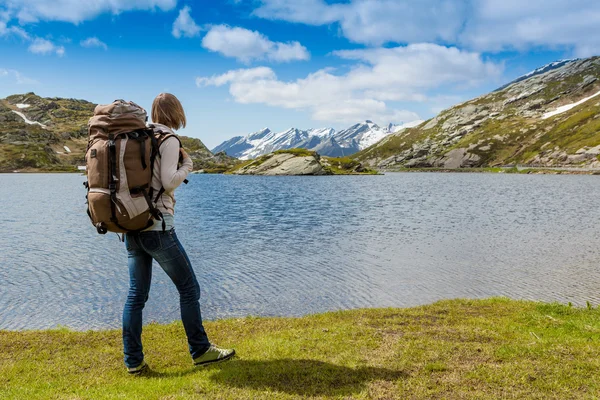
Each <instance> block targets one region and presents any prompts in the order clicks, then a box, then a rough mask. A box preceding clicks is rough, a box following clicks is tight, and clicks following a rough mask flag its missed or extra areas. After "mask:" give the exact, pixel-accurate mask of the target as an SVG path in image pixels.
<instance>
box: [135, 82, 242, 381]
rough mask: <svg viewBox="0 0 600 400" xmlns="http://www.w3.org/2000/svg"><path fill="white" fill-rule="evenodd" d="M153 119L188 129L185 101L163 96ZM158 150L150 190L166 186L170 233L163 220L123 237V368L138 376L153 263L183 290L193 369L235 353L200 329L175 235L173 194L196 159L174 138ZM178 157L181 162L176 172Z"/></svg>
mask: <svg viewBox="0 0 600 400" xmlns="http://www.w3.org/2000/svg"><path fill="white" fill-rule="evenodd" d="M152 121H153V122H154V124H153V125H151V127H153V128H154V129H155V131H158V130H160V131H163V132H164V133H166V134H173V130H177V129H180V128H182V127H185V125H186V118H185V113H184V111H183V107H182V106H181V103H180V102H179V100H178V99H177V98H176V97H175V96H173V95H172V94H168V93H162V94H160V95H158V97H156V99H154V102H153V103H152ZM159 149H160V150H159V153H160V156H159V157H157V158H156V160H155V163H154V170H153V175H152V188H153V191H154V193H158V192H159V191H160V190H161V188H164V193H163V194H162V195H161V196H160V198H159V199H158V202H157V208H158V209H159V210H160V211H161V212H162V214H163V216H164V221H165V223H166V229H164V230H163V223H162V221H155V223H154V225H153V226H152V227H150V228H149V229H147V230H146V231H144V232H139V233H128V234H126V235H125V244H126V247H127V253H128V260H129V261H128V264H129V278H130V285H129V295H128V296H127V302H126V303H125V309H124V311H123V347H124V353H125V365H126V366H127V370H128V372H129V373H132V374H137V373H140V372H142V371H143V370H144V369H146V368H147V367H148V364H146V362H145V361H144V353H143V352H142V340H141V339H142V310H143V308H144V305H145V303H146V301H147V300H148V292H149V290H150V281H151V278H152V260H153V259H154V260H156V261H158V263H159V264H160V266H161V267H162V269H163V270H164V271H165V272H166V273H167V275H168V276H169V278H171V280H172V281H173V283H174V284H175V286H176V287H177V290H178V291H179V302H180V307H181V319H182V321H183V326H184V328H185V333H186V335H187V339H188V344H189V349H190V353H191V355H192V359H193V360H194V365H205V364H209V363H214V362H218V361H224V360H227V359H229V358H231V357H233V355H234V354H235V351H234V350H229V349H220V348H218V347H216V346H214V345H212V344H210V342H209V340H208V336H207V335H206V332H205V331H204V327H203V326H202V316H201V314H200V303H199V299H200V286H199V285H198V281H197V280H196V275H195V274H194V271H193V269H192V265H191V263H190V260H189V258H188V256H187V254H186V253H185V250H184V249H183V247H182V246H181V243H180V242H179V240H178V239H177V235H176V234H175V228H174V220H173V215H174V213H175V210H174V206H175V197H174V194H173V192H174V191H175V189H176V188H177V187H178V186H179V185H181V183H182V182H183V181H184V180H185V178H186V176H187V175H188V173H190V172H191V171H192V167H193V164H192V160H191V159H190V157H189V156H188V155H187V154H186V152H185V151H184V150H183V149H180V145H179V140H178V139H177V138H176V137H169V138H167V139H166V140H164V141H163V142H162V144H161V145H160V148H159ZM180 155H181V158H182V159H183V161H182V163H181V166H180V167H179V168H178V160H179V157H180ZM153 200H154V199H153Z"/></svg>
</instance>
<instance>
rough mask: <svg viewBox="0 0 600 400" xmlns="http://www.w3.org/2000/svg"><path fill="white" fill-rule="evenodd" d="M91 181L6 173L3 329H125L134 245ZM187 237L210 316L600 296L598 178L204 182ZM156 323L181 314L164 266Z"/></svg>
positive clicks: (195, 189)
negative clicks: (103, 223) (93, 197)
mask: <svg viewBox="0 0 600 400" xmlns="http://www.w3.org/2000/svg"><path fill="white" fill-rule="evenodd" d="M83 181H84V177H83V176H79V175H71V174H66V175H63V174H44V175H42V174H34V175H23V174H12V175H11V174H4V175H0V187H1V188H2V189H1V193H2V195H1V197H0V209H1V210H2V213H1V214H0V250H1V252H0V329H11V330H12V329H34V328H50V327H55V326H57V325H63V326H68V327H71V328H74V329H100V328H107V327H119V326H120V321H121V312H122V307H123V303H124V301H125V297H126V294H127V285H128V277H127V267H126V262H127V258H126V252H125V249H124V245H123V244H122V243H120V242H119V240H118V239H117V236H116V235H114V234H109V235H106V236H101V235H98V234H97V233H96V231H95V229H94V228H93V227H92V226H91V224H90V223H89V220H88V217H87V215H86V213H85V200H84V196H85V190H84V188H83V186H82V185H81V183H82V182H83ZM177 199H178V204H177V214H176V217H175V218H176V227H177V228H176V230H177V232H178V236H179V238H180V240H181V242H182V243H183V245H184V246H185V248H186V250H187V252H188V255H189V257H190V259H191V261H192V263H193V266H194V268H195V271H196V274H197V276H198V279H199V282H200V285H201V288H202V298H201V304H202V312H203V316H204V318H205V319H217V318H226V317H238V316H246V315H262V316H273V315H277V316H299V315H305V314H311V313H318V312H323V311H328V310H340V309H351V308H362V307H387V306H391V307H405V306H414V305H419V304H425V303H430V302H433V301H436V300H439V299H449V298H457V297H469V298H484V297H489V296H508V297H511V298H515V299H531V300H543V301H559V302H563V303H566V302H568V301H571V302H573V303H575V304H577V305H584V304H585V302H586V301H590V302H592V303H594V304H598V303H600V224H599V222H600V177H595V176H552V175H542V176H539V175H535V176H533V175H499V174H434V173H425V174H421V173H410V174H388V175H385V176H354V177H352V176H336V177H251V176H245V177H244V176H218V175H194V176H191V177H190V184H189V185H188V186H184V187H182V188H180V189H179V190H178V191H177ZM153 279H154V280H153V287H152V290H151V292H150V300H149V302H148V304H147V306H146V309H145V314H144V316H145V321H146V322H149V321H158V322H170V321H173V320H176V319H179V310H178V307H179V305H178V295H177V291H176V290H175V288H174V286H173V285H172V283H171V282H170V281H169V279H168V278H167V277H166V275H165V274H164V272H162V270H161V269H160V267H158V266H156V267H155V272H154V277H153Z"/></svg>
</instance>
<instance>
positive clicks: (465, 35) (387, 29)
mask: <svg viewBox="0 0 600 400" xmlns="http://www.w3.org/2000/svg"><path fill="white" fill-rule="evenodd" d="M254 14H255V15H256V16H259V17H262V18H267V19H273V20H284V21H289V22H296V23H303V24H309V25H327V24H333V23H337V24H339V27H340V31H341V33H342V34H343V35H344V36H345V37H346V38H348V39H349V40H351V41H353V42H356V43H362V44H368V45H375V46H378V45H382V44H384V43H416V42H425V41H426V42H436V43H441V44H456V45H461V46H466V47H467V48H470V49H474V50H478V51H501V50H506V49H509V50H513V49H516V50H528V49H531V48H536V47H544V48H550V49H554V48H566V49H570V50H573V52H574V53H575V54H576V55H580V56H582V55H592V54H597V52H598V50H599V49H600V35H598V34H597V29H598V26H600V2H599V1H598V0H569V1H565V0H529V1H527V2H523V1H522V0H478V1H469V0H420V1H413V0H350V1H349V2H346V3H335V4H328V3H326V2H325V1H324V0H262V5H261V6H260V7H259V8H257V9H256V10H255V11H254Z"/></svg>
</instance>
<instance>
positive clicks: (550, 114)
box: [542, 92, 600, 119]
mask: <svg viewBox="0 0 600 400" xmlns="http://www.w3.org/2000/svg"><path fill="white" fill-rule="evenodd" d="M599 95H600V92H598V93H596V94H593V95H591V96H590V97H586V98H585V99H582V100H579V101H578V102H577V103H573V104H567V105H564V106H562V107H558V108H557V109H556V110H554V111H550V112H547V113H546V114H544V115H543V116H542V119H548V118H550V117H554V116H555V115H559V114H562V113H565V112H567V111H569V110H571V109H573V108H575V107H577V106H579V105H582V104H583V103H585V102H586V101H588V100H591V99H593V98H594V97H596V96H599Z"/></svg>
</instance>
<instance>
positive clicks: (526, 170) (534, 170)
mask: <svg viewBox="0 0 600 400" xmlns="http://www.w3.org/2000/svg"><path fill="white" fill-rule="evenodd" d="M84 172H85V171H67V170H65V171H51V170H50V171H49V170H23V171H0V174H3V175H10V174H15V175H16V174H80V175H85V173H84ZM415 172H419V173H425V172H427V173H461V174H468V173H472V174H521V175H600V170H598V169H577V168H572V167H546V168H544V167H481V168H456V169H449V168H390V169H381V170H377V173H348V174H342V173H336V174H333V175H329V176H380V175H385V174H386V173H415ZM190 175H236V174H232V173H228V172H221V173H212V172H202V173H199V172H198V171H192V172H191V173H190ZM247 176H254V175H247ZM280 176H297V175H280ZM305 176H310V175H305ZM325 176H327V175H325Z"/></svg>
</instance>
